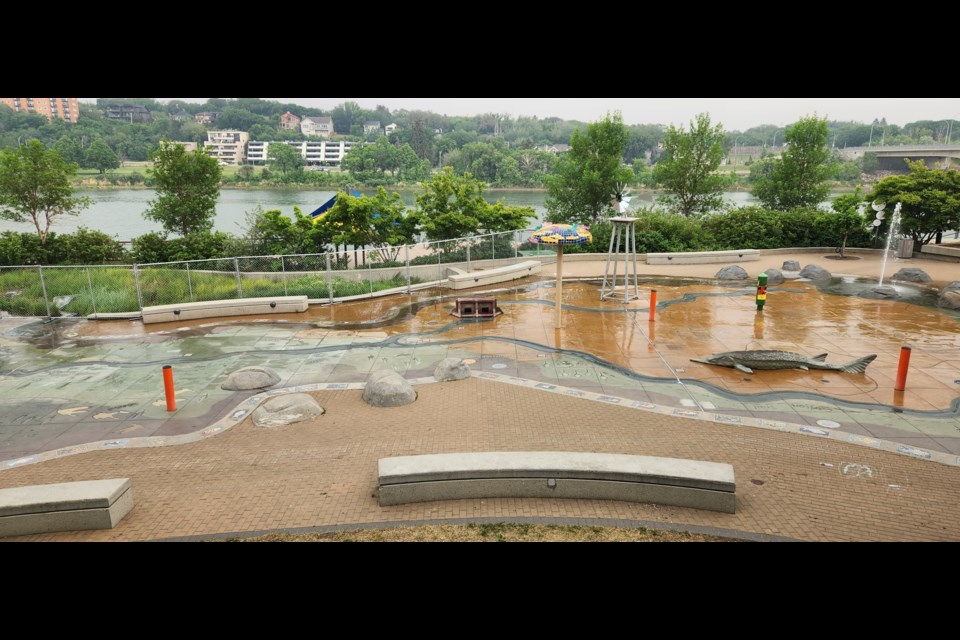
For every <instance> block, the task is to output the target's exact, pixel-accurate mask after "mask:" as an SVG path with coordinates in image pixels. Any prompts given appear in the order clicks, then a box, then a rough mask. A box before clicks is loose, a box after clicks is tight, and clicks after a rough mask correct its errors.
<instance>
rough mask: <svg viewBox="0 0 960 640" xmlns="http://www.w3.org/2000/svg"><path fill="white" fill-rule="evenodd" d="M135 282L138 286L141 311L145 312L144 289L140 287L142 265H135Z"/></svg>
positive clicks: (138, 300)
mask: <svg viewBox="0 0 960 640" xmlns="http://www.w3.org/2000/svg"><path fill="white" fill-rule="evenodd" d="M133 282H134V284H135V285H136V287H137V304H138V305H139V306H140V313H143V290H142V289H141V288H140V266H139V265H136V264H135V265H133Z"/></svg>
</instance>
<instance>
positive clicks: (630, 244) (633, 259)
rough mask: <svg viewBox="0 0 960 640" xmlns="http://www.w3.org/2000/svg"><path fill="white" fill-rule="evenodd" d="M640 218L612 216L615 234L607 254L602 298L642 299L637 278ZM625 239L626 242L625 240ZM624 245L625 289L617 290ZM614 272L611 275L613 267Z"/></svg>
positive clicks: (623, 300)
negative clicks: (637, 225)
mask: <svg viewBox="0 0 960 640" xmlns="http://www.w3.org/2000/svg"><path fill="white" fill-rule="evenodd" d="M637 220H638V218H611V219H610V223H611V224H612V225H613V236H612V237H611V238H610V252H609V253H608V254H607V267H606V269H605V270H604V273H603V288H602V289H601V290H600V299H601V300H619V301H621V302H623V303H624V304H628V303H630V302H632V301H633V300H639V299H640V282H639V280H638V278H637V232H636V223H637ZM624 240H625V242H624ZM621 244H623V245H624V253H623V258H622V261H623V290H622V292H618V291H617V278H618V273H619V267H620V262H621V257H620V245H621ZM631 264H632V265H633V275H632V276H631V275H630V265H631ZM611 266H612V267H613V274H612V276H611V273H610V271H611V269H610V267H611Z"/></svg>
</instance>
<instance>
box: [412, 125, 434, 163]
mask: <svg viewBox="0 0 960 640" xmlns="http://www.w3.org/2000/svg"><path fill="white" fill-rule="evenodd" d="M410 146H411V147H413V150H414V151H415V152H416V153H417V156H418V157H419V158H420V159H421V160H427V161H430V160H431V159H432V158H433V132H432V131H430V129H428V128H427V125H426V123H425V122H424V121H423V120H420V119H417V120H414V121H413V127H412V129H411V132H410Z"/></svg>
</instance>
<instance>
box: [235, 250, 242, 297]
mask: <svg viewBox="0 0 960 640" xmlns="http://www.w3.org/2000/svg"><path fill="white" fill-rule="evenodd" d="M233 267H234V269H236V271H237V298H238V299H239V298H243V282H242V281H241V280H240V258H234V259H233Z"/></svg>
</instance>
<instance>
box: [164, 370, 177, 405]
mask: <svg viewBox="0 0 960 640" xmlns="http://www.w3.org/2000/svg"><path fill="white" fill-rule="evenodd" d="M163 391H164V393H165V394H166V396H167V411H169V412H170V413H173V412H174V411H176V410H177V392H176V391H175V390H174V386H173V367H170V366H167V367H164V368H163Z"/></svg>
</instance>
